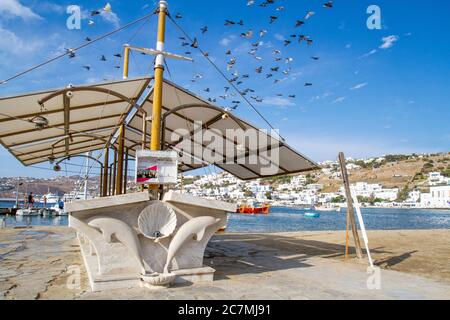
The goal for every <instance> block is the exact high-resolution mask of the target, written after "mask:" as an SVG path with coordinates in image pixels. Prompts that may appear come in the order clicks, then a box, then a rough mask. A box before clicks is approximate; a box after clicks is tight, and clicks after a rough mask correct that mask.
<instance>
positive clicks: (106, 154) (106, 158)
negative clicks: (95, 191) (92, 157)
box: [102, 147, 109, 197]
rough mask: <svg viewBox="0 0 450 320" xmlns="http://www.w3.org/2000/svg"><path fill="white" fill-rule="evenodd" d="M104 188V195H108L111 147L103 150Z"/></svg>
mask: <svg viewBox="0 0 450 320" xmlns="http://www.w3.org/2000/svg"><path fill="white" fill-rule="evenodd" d="M103 153H104V155H103V161H104V163H103V190H102V195H103V197H106V196H107V195H108V169H109V148H108V147H106V148H105V150H104V151H103Z"/></svg>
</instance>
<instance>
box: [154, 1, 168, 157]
mask: <svg viewBox="0 0 450 320" xmlns="http://www.w3.org/2000/svg"><path fill="white" fill-rule="evenodd" d="M166 15H167V2H166V1H160V2H159V18H158V42H157V44H156V50H158V51H160V52H162V51H164V42H165V33H166ZM163 73H164V55H163V54H162V53H160V54H158V55H157V56H156V61H155V86H154V90H153V116H152V136H151V143H150V150H152V151H158V150H161V141H160V140H161V113H162V111H161V110H162V95H163Z"/></svg>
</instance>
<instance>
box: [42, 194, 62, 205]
mask: <svg viewBox="0 0 450 320" xmlns="http://www.w3.org/2000/svg"><path fill="white" fill-rule="evenodd" d="M44 197H45V199H46V201H47V204H54V203H58V201H59V196H58V195H57V194H54V193H51V192H49V193H47V194H44V195H43V196H42V198H41V203H44Z"/></svg>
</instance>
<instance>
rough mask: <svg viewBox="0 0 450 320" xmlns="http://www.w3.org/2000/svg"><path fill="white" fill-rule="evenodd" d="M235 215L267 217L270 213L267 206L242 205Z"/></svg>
mask: <svg viewBox="0 0 450 320" xmlns="http://www.w3.org/2000/svg"><path fill="white" fill-rule="evenodd" d="M237 213H239V214H260V215H268V214H269V213H270V206H269V205H263V206H259V205H242V206H240V207H239V208H238V209H237Z"/></svg>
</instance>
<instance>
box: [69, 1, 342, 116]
mask: <svg viewBox="0 0 450 320" xmlns="http://www.w3.org/2000/svg"><path fill="white" fill-rule="evenodd" d="M275 2H276V1H275V0H265V1H263V2H261V3H260V4H259V6H260V7H268V6H271V5H274V4H275ZM253 5H255V0H247V6H253ZM323 7H324V8H326V9H330V8H332V7H333V1H327V2H326V3H324V4H323ZM284 10H285V8H284V6H277V7H276V9H275V11H276V12H281V11H284ZM102 11H104V12H106V13H108V12H111V5H110V4H109V3H107V4H106V5H105V6H104V7H103V8H102V9H99V10H95V11H91V13H90V16H91V17H90V19H89V25H91V26H92V25H94V24H95V20H94V19H95V16H98V15H100V14H102ZM314 15H315V12H313V11H307V12H306V14H305V16H304V17H303V18H302V19H298V20H296V21H295V23H293V29H295V31H296V32H295V33H292V34H291V35H289V37H288V38H287V39H286V38H285V37H282V38H281V37H278V38H279V40H280V41H283V45H284V47H287V46H289V45H291V44H292V43H293V42H294V41H298V42H299V43H300V44H302V43H306V45H307V46H311V45H313V43H314V41H313V39H311V37H310V36H308V35H305V34H301V33H300V34H298V33H297V30H301V29H302V26H303V25H305V24H306V23H307V21H308V20H309V19H311V18H312V17H313V16H314ZM174 17H175V19H182V18H183V16H182V15H181V14H180V13H177V14H176V15H175V16H174ZM278 20H279V16H278V15H271V16H270V17H269V19H268V22H269V24H270V25H272V24H274V23H276V22H277V21H278ZM224 25H225V26H226V27H233V26H240V27H244V26H245V23H244V21H243V20H237V21H234V20H228V19H227V20H225V23H224ZM200 32H201V34H202V35H204V34H206V33H207V32H208V26H204V27H202V28H201V29H200ZM268 33H269V31H268V30H267V29H261V30H259V31H258V32H254V31H253V29H250V30H247V31H243V32H240V37H241V38H243V39H247V40H250V39H253V38H254V37H259V38H258V39H257V40H256V41H255V42H252V43H251V48H250V50H249V51H248V55H249V56H251V57H252V58H254V59H256V60H258V61H262V60H263V58H262V57H261V48H262V47H263V42H262V39H263V38H264V37H265V36H266V35H267V34H268ZM179 40H180V41H181V46H182V47H190V48H193V49H198V48H199V41H198V39H197V38H194V40H193V41H192V42H191V41H188V39H186V37H179ZM85 41H86V42H90V41H92V39H91V38H89V37H86V38H85ZM66 53H67V55H68V57H69V58H70V59H72V58H74V57H75V56H76V55H75V51H74V50H73V49H66ZM184 53H185V54H186V55H191V54H192V52H191V51H189V50H187V51H185V52H184ZM143 54H144V55H145V53H143ZM203 54H204V55H205V57H208V56H209V53H208V52H203ZM272 55H273V57H274V62H275V63H276V65H275V66H271V67H268V68H266V67H264V66H258V67H257V68H255V70H254V72H255V73H256V74H265V79H271V80H273V84H277V83H279V82H280V81H281V80H280V79H279V76H281V77H287V76H289V74H290V72H291V67H290V64H291V63H292V62H293V61H294V58H293V57H284V58H283V56H282V51H281V50H278V49H275V50H273V51H272ZM225 56H226V57H229V58H227V60H228V61H227V71H228V72H232V73H231V79H229V81H230V83H232V84H234V85H233V86H236V87H239V86H241V85H243V84H244V82H245V81H246V80H248V79H250V78H251V75H250V74H242V75H240V74H239V72H238V71H237V70H236V69H237V65H236V63H237V59H236V57H233V52H232V50H229V49H228V50H226V52H225ZM112 58H113V59H121V58H122V55H121V54H120V53H116V54H113V55H112ZM98 59H99V61H101V62H106V61H108V58H107V57H106V56H105V55H104V54H102V55H101V56H100V57H99V58H98ZM311 59H312V60H315V61H317V60H319V59H320V58H319V57H318V56H311ZM119 61H121V60H118V62H119ZM280 64H284V66H283V67H281V66H280ZM82 67H83V68H84V69H85V70H87V71H90V70H91V66H90V65H83V66H82ZM114 68H115V69H120V68H121V66H120V65H114ZM202 78H203V75H202V74H199V73H197V74H195V75H194V77H193V79H192V80H191V81H192V82H193V83H197V82H200V80H201V79H202ZM312 85H313V84H312V83H310V82H306V83H305V84H304V86H305V87H310V86H312ZM230 89H231V88H230V86H226V87H224V93H223V94H222V95H220V96H219V98H221V99H223V100H227V99H228V98H229V97H231V98H232V97H236V96H237V94H236V93H233V92H230ZM239 91H240V92H241V94H242V95H247V94H251V99H253V100H254V101H256V102H258V103H261V102H263V98H261V97H259V96H257V95H255V90H253V89H251V88H247V89H242V90H241V89H239ZM204 92H206V93H210V92H211V89H210V88H205V89H204ZM277 96H278V97H282V96H283V94H277ZM288 97H289V98H292V99H295V98H296V95H295V94H291V95H288ZM232 99H233V98H232ZM234 99H235V100H233V101H231V104H232V107H230V108H226V109H228V110H235V109H237V108H238V106H239V104H240V103H241V101H239V100H237V99H236V98H234ZM208 100H209V101H210V102H211V103H215V102H217V100H218V99H217V98H208Z"/></svg>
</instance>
